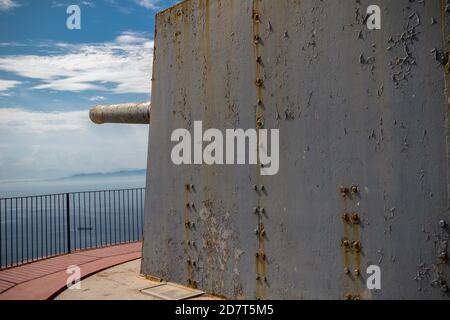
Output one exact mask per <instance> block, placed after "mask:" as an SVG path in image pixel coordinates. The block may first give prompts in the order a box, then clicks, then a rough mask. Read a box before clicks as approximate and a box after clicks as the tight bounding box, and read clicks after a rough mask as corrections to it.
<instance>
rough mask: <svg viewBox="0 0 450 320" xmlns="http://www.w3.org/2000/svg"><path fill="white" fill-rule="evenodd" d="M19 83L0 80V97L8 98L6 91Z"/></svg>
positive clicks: (8, 94)
mask: <svg viewBox="0 0 450 320" xmlns="http://www.w3.org/2000/svg"><path fill="white" fill-rule="evenodd" d="M20 83H21V82H20V81H14V80H2V79H0V96H3V97H5V96H6V97H8V96H10V93H9V92H8V90H10V89H12V88H14V87H16V86H17V85H19V84H20Z"/></svg>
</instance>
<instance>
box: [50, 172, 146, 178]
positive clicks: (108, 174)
mask: <svg viewBox="0 0 450 320" xmlns="http://www.w3.org/2000/svg"><path fill="white" fill-rule="evenodd" d="M145 174H146V170H145V169H138V170H120V171H114V172H95V173H79V174H75V175H72V176H69V177H64V178H59V179H53V180H67V179H86V178H108V177H129V176H141V175H145Z"/></svg>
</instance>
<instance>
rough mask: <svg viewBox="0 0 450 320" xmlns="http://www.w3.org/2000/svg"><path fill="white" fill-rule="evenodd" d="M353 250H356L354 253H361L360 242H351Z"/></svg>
mask: <svg viewBox="0 0 450 320" xmlns="http://www.w3.org/2000/svg"><path fill="white" fill-rule="evenodd" d="M352 245H353V248H354V249H355V250H356V252H360V251H361V241H358V240H356V241H353V243H352Z"/></svg>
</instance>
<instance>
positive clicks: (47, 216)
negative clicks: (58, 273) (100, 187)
mask: <svg viewBox="0 0 450 320" xmlns="http://www.w3.org/2000/svg"><path fill="white" fill-rule="evenodd" d="M144 197H145V189H144V188H139V189H124V190H105V191H86V192H73V193H62V194H51V195H42V196H29V197H15V198H3V199H0V269H3V268H9V267H13V266H17V265H20V264H23V263H28V262H32V261H36V260H40V259H45V258H49V257H53V256H57V255H61V254H66V253H71V252H74V251H77V250H84V249H93V248H100V247H105V246H111V245H116V244H122V243H129V242H135V241H141V240H142V227H143V212H144Z"/></svg>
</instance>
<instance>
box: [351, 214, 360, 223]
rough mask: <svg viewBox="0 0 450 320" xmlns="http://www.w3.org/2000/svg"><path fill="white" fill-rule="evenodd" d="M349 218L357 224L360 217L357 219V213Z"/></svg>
mask: <svg viewBox="0 0 450 320" xmlns="http://www.w3.org/2000/svg"><path fill="white" fill-rule="evenodd" d="M351 219H352V223H353V224H359V221H360V219H359V215H358V214H357V213H354V214H352V218H351Z"/></svg>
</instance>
